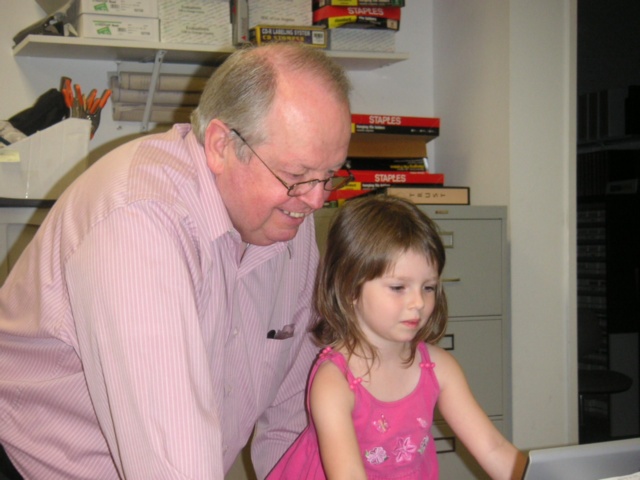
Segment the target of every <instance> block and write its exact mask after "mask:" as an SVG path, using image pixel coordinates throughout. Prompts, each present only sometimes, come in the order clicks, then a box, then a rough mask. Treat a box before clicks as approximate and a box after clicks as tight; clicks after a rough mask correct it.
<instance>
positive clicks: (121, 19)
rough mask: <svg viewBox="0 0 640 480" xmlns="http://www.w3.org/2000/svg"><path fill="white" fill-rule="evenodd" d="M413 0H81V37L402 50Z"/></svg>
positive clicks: (76, 9) (74, 10) (76, 0)
mask: <svg viewBox="0 0 640 480" xmlns="http://www.w3.org/2000/svg"><path fill="white" fill-rule="evenodd" d="M404 3H405V0H73V6H72V7H71V10H70V13H71V15H74V16H75V19H76V20H75V22H74V25H75V27H76V30H77V31H78V34H79V35H80V36H81V37H89V38H113V39H122V40H138V41H146V42H163V43H170V44H198V45H207V46H208V47H210V48H213V49H216V48H217V49H225V48H230V47H233V46H234V45H236V46H237V45H240V44H243V43H247V42H253V43H257V44H261V43H267V42H270V41H282V40H287V41H297V42H302V43H307V44H309V45H312V46H314V47H318V48H328V49H330V50H346V51H364V52H395V33H396V32H397V31H398V30H399V28H400V12H401V9H402V7H404Z"/></svg>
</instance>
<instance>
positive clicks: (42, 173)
mask: <svg viewBox="0 0 640 480" xmlns="http://www.w3.org/2000/svg"><path fill="white" fill-rule="evenodd" d="M90 132H91V122H90V121H89V120H85V119H81V118H69V119H67V120H63V121H62V122H59V123H56V124H55V125H53V126H51V127H49V128H46V129H44V130H42V131H40V132H36V133H34V134H33V135H30V136H29V137H27V138H25V139H23V140H20V141H18V142H15V143H12V144H11V145H8V146H6V147H4V148H0V197H6V198H31V199H57V198H58V197H59V196H60V195H61V194H62V192H63V191H64V190H65V189H66V188H67V187H68V186H69V185H70V184H71V182H73V180H75V179H76V178H77V177H78V176H79V175H80V174H81V173H82V172H84V171H85V170H86V169H87V168H88V167H89V160H88V158H87V154H88V153H89V135H90Z"/></svg>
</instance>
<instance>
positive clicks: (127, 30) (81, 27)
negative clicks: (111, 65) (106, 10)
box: [75, 13, 160, 42]
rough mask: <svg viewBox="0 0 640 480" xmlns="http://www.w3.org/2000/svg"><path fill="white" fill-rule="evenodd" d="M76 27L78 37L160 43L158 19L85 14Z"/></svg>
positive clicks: (80, 17)
mask: <svg viewBox="0 0 640 480" xmlns="http://www.w3.org/2000/svg"><path fill="white" fill-rule="evenodd" d="M75 25H76V30H77V31H78V35H80V36H81V37H85V38H110V39H115V40H138V41H143V42H158V41H160V26H159V21H158V19H157V18H144V17H124V16H121V15H99V14H94V13H83V14H82V15H80V16H79V17H78V18H77V20H76V23H75Z"/></svg>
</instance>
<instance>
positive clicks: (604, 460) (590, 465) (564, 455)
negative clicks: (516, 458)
mask: <svg viewBox="0 0 640 480" xmlns="http://www.w3.org/2000/svg"><path fill="white" fill-rule="evenodd" d="M632 474H638V477H637V478H638V479H640V438H632V439H626V440H613V441H610V442H601V443H588V444H583V445H569V446H564V447H555V448H544V449H539V450H531V451H530V452H529V462H528V464H527V468H526V470H525V474H524V477H523V480H565V479H567V480H573V479H579V480H601V479H605V478H606V479H608V478H611V477H622V476H626V475H632ZM633 478H636V477H635V476H634V477H633Z"/></svg>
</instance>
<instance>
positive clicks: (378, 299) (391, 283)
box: [354, 251, 438, 348]
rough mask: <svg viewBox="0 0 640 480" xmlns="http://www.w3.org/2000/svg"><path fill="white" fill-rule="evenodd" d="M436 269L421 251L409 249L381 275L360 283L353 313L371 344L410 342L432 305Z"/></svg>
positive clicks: (423, 322)
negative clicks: (358, 295)
mask: <svg viewBox="0 0 640 480" xmlns="http://www.w3.org/2000/svg"><path fill="white" fill-rule="evenodd" d="M437 285H438V270H437V268H436V267H435V266H434V265H432V264H431V263H430V262H429V261H428V260H427V258H426V257H425V255H424V254H422V253H418V252H415V251H408V252H405V253H401V254H400V255H398V257H397V259H396V261H395V263H393V264H392V265H391V267H390V268H389V270H388V271H387V272H386V273H385V274H384V275H383V276H381V277H379V278H375V279H373V280H370V281H368V282H365V283H364V284H363V285H362V293H361V295H360V298H358V299H357V300H356V301H355V303H354V307H355V312H356V316H357V318H358V321H359V323H360V327H361V328H362V331H363V332H364V334H365V335H366V336H367V338H368V340H369V341H370V342H371V344H373V345H374V346H376V347H378V348H381V347H383V346H384V344H388V343H401V342H410V341H411V340H412V339H413V338H414V337H415V335H416V333H417V332H418V330H419V329H420V328H421V327H422V326H424V325H425V324H426V322H427V320H428V319H429V317H430V316H431V313H432V312H433V309H434V307H435V301H436V287H437Z"/></svg>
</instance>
